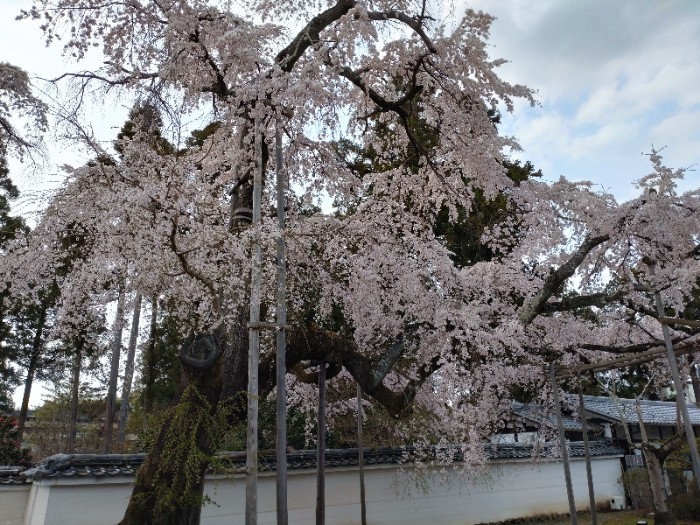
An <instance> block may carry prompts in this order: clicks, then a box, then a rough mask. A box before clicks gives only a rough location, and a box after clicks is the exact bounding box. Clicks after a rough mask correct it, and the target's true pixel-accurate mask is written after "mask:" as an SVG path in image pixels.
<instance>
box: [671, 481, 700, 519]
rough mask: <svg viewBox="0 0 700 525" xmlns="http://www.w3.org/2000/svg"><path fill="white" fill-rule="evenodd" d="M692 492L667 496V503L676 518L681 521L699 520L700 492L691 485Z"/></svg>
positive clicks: (695, 486)
mask: <svg viewBox="0 0 700 525" xmlns="http://www.w3.org/2000/svg"><path fill="white" fill-rule="evenodd" d="M693 487H694V488H693V490H692V492H684V493H680V494H674V495H672V496H669V498H668V500H667V502H668V505H669V506H670V507H671V510H672V511H673V514H674V515H675V516H676V518H678V519H681V520H693V521H698V520H700V491H698V487H697V485H693Z"/></svg>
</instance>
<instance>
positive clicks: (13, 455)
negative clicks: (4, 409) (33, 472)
mask: <svg viewBox="0 0 700 525" xmlns="http://www.w3.org/2000/svg"><path fill="white" fill-rule="evenodd" d="M17 433H18V432H17V421H16V420H15V418H14V417H12V416H8V415H2V414H0V465H11V466H20V467H29V466H30V464H31V458H30V454H29V449H28V448H24V447H22V446H20V444H19V443H18V441H17Z"/></svg>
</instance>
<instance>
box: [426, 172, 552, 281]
mask: <svg viewBox="0 0 700 525" xmlns="http://www.w3.org/2000/svg"><path fill="white" fill-rule="evenodd" d="M503 166H504V168H505V169H506V174H507V175H508V177H509V178H510V179H511V180H512V181H513V182H514V183H515V184H516V185H517V184H520V183H521V182H523V181H525V180H528V179H530V178H532V177H541V176H542V172H541V171H540V170H537V171H535V167H534V166H533V165H532V163H530V162H529V161H528V162H525V163H524V164H521V162H520V161H518V160H516V161H515V162H509V161H506V162H504V163H503ZM516 214H517V210H516V209H515V207H514V206H513V205H512V204H511V203H510V202H509V200H508V198H507V196H506V195H505V194H504V193H501V194H499V195H498V196H497V197H495V198H494V199H486V198H484V195H483V192H482V191H481V190H479V189H476V190H475V193H474V199H473V203H472V209H471V210H470V211H469V213H467V212H466V211H465V210H463V209H460V210H458V214H457V220H450V218H449V212H448V210H447V208H444V207H443V208H442V209H441V210H440V212H439V213H438V216H437V220H436V221H435V224H434V226H433V231H434V232H435V235H436V236H437V237H439V238H441V239H444V241H445V244H446V245H447V247H448V248H449V249H450V251H451V252H452V261H453V262H454V263H455V265H457V266H458V267H460V268H461V267H464V266H470V265H472V264H475V263H477V262H480V261H490V260H491V259H492V258H493V256H494V252H493V249H492V248H491V247H490V246H488V245H487V244H484V243H483V242H482V240H481V237H482V236H483V235H484V232H485V231H486V229H487V228H490V227H492V226H495V225H496V224H498V223H500V222H503V221H504V220H505V219H507V218H508V217H513V216H515V215H516Z"/></svg>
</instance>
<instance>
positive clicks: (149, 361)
mask: <svg viewBox="0 0 700 525" xmlns="http://www.w3.org/2000/svg"><path fill="white" fill-rule="evenodd" d="M181 344H182V335H181V331H180V327H179V323H178V319H177V318H176V317H175V316H173V315H171V314H170V313H169V312H168V311H167V305H166V309H165V310H163V311H159V315H158V319H157V326H156V332H155V341H154V344H153V345H152V346H149V345H150V342H149V343H148V344H147V347H146V348H145V349H144V351H143V353H142V356H141V382H142V388H141V391H140V395H141V404H142V406H144V407H145V405H146V396H151V399H150V402H151V404H152V406H151V407H150V408H151V411H152V413H153V414H157V413H158V412H159V411H162V410H164V409H167V408H169V407H171V406H173V404H175V403H176V402H177V397H178V394H179V391H178V385H179V381H180V359H179V355H178V354H179V349H180V346H181ZM149 353H152V355H149ZM151 415H152V414H146V416H147V417H150V416H151Z"/></svg>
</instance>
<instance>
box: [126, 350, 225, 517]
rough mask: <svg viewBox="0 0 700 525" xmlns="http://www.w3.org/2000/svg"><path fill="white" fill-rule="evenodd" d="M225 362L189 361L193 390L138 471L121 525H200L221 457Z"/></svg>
mask: <svg viewBox="0 0 700 525" xmlns="http://www.w3.org/2000/svg"><path fill="white" fill-rule="evenodd" d="M221 362H222V358H221V356H219V357H218V358H217V360H216V361H215V362H214V363H213V364H211V365H210V366H207V367H206V368H195V367H192V366H190V365H188V364H186V363H185V362H184V361H183V375H184V380H185V381H186V382H187V384H188V386H187V388H186V389H185V391H184V392H183V394H182V396H181V398H180V401H179V402H178V404H177V406H175V407H174V408H173V409H172V410H171V411H170V413H169V414H168V415H167V417H166V419H165V422H164V423H163V426H162V427H161V429H160V432H159V434H158V437H157V439H156V441H155V443H154V444H153V446H152V447H151V450H150V451H149V453H148V456H147V457H146V460H145V462H144V464H143V465H142V466H141V468H140V469H139V471H138V474H137V477H136V482H135V485H134V489H133V492H132V495H131V499H130V500H129V506H128V508H127V510H126V513H125V515H124V518H123V519H122V521H121V522H119V525H197V524H198V523H199V519H200V513H201V508H202V503H203V494H204V474H205V472H206V469H207V467H208V466H209V463H210V458H211V456H212V454H213V453H214V452H215V451H214V447H215V439H214V433H215V432H216V429H215V424H214V415H215V412H216V409H217V403H218V399H219V396H220V393H221Z"/></svg>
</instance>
